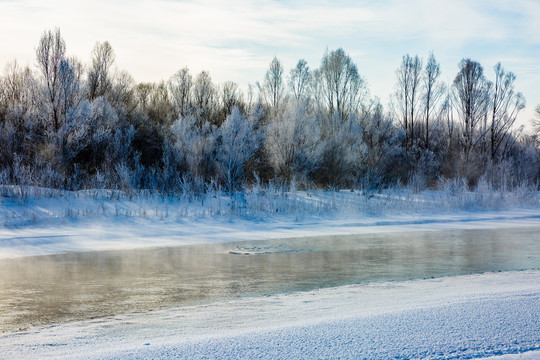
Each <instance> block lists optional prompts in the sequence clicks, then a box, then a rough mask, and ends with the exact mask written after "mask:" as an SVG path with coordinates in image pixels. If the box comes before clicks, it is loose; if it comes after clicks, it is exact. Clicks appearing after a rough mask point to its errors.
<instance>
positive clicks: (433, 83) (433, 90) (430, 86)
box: [423, 53, 445, 149]
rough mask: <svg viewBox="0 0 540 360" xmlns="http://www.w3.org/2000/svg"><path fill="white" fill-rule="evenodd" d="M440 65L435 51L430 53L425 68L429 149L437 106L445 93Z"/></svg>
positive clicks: (425, 108)
mask: <svg viewBox="0 0 540 360" xmlns="http://www.w3.org/2000/svg"><path fill="white" fill-rule="evenodd" d="M440 74H441V70H440V66H439V63H438V62H437V60H435V56H434V55H433V53H431V54H430V56H429V59H428V62H427V64H426V67H425V69H424V96H423V101H424V121H425V124H424V126H425V129H424V135H425V137H424V146H425V148H426V149H429V137H430V126H431V120H432V118H433V114H434V113H435V112H436V107H437V104H438V103H439V101H440V100H441V98H442V97H443V95H444V93H445V86H444V83H442V82H440V81H439V76H440Z"/></svg>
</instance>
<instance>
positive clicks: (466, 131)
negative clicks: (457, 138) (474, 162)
mask: <svg viewBox="0 0 540 360" xmlns="http://www.w3.org/2000/svg"><path fill="white" fill-rule="evenodd" d="M459 69H460V70H459V72H458V74H457V76H456V78H455V79H454V86H453V101H454V106H455V108H456V110H457V114H458V116H459V118H460V120H461V123H462V131H461V136H462V139H461V141H462V146H463V152H464V154H465V166H468V164H469V160H470V155H471V152H472V151H473V149H474V147H475V146H476V145H477V144H478V142H479V141H480V140H481V139H482V138H483V134H480V133H479V130H480V125H481V123H482V120H483V119H484V118H485V117H486V116H487V105H488V101H489V84H488V82H487V81H486V78H485V77H484V70H483V68H482V66H481V65H480V64H479V63H478V62H476V61H472V60H471V59H463V60H461V62H460V64H459Z"/></svg>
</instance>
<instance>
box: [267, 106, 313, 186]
mask: <svg viewBox="0 0 540 360" xmlns="http://www.w3.org/2000/svg"><path fill="white" fill-rule="evenodd" d="M264 145H265V150H266V152H267V154H268V159H269V161H270V163H271V165H272V167H273V169H274V172H275V173H276V174H277V175H278V176H280V177H282V178H284V179H286V180H291V179H292V178H298V179H300V180H303V179H307V178H308V177H309V175H310V174H311V173H313V172H314V171H315V170H316V169H317V167H318V166H319V165H320V161H321V156H322V150H323V143H322V140H321V131H320V129H319V125H318V123H317V120H316V119H315V118H314V117H313V116H312V115H310V114H309V113H308V112H307V110H306V108H305V106H304V105H301V104H299V105H294V106H289V107H288V108H287V109H286V110H285V111H284V113H283V116H282V117H280V118H279V119H277V120H276V121H274V122H272V123H270V124H269V125H268V127H267V129H266V138H265V143H264Z"/></svg>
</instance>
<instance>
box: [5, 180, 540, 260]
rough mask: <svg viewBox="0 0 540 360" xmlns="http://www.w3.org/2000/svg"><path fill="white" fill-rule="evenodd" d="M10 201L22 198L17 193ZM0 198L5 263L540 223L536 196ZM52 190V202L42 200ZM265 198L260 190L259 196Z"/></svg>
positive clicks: (97, 195)
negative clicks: (54, 256)
mask: <svg viewBox="0 0 540 360" xmlns="http://www.w3.org/2000/svg"><path fill="white" fill-rule="evenodd" d="M11 191H12V193H14V192H15V191H13V190H11ZM26 191H27V192H28V193H32V195H28V197H26V198H24V199H22V200H21V199H20V198H17V197H0V219H1V220H2V221H1V222H0V258H6V257H19V256H32V255H46V254H55V253H65V252H74V251H94V250H112V249H127V248H140V247H152V246H176V245H186V244H197V243H213V242H233V241H242V240H262V239H276V238H290V237H304V236H318V235H347V234H363V233H378V232H395V231H415V230H451V229H481V228H497V227H515V226H520V227H527V226H538V225H539V224H540V200H539V194H538V192H533V193H522V194H520V193H506V194H499V193H484V192H460V193H456V194H451V193H447V192H442V191H426V192H423V193H419V194H415V193H412V192H410V191H406V190H402V191H397V190H393V191H387V192H385V193H382V194H370V195H365V194H362V193H361V192H358V191H357V192H351V191H340V192H333V191H320V190H316V191H311V192H305V191H304V192H301V191H298V192H294V193H282V192H279V191H277V192H269V191H268V189H267V190H266V191H267V192H265V193H258V194H253V193H250V194H244V195H242V196H239V197H236V198H234V199H231V198H230V197H227V196H224V195H223V194H207V195H204V196H201V197H199V198H190V197H184V198H182V197H181V198H161V197H159V196H156V195H138V196H134V197H128V196H125V195H124V196H119V195H118V194H114V193H111V192H107V191H102V192H97V191H94V192H92V193H90V192H80V193H67V192H60V193H58V194H55V193H54V192H52V191H51V190H43V189H37V190H35V189H34V190H32V189H30V190H29V189H26ZM43 191H45V192H46V195H47V196H44V195H43V194H42V192H43ZM261 191H262V190H261Z"/></svg>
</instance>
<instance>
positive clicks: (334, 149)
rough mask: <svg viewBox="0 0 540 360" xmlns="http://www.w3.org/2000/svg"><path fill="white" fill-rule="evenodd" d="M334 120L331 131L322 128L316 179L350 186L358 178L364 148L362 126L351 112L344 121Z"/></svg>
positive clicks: (363, 157)
mask: <svg viewBox="0 0 540 360" xmlns="http://www.w3.org/2000/svg"><path fill="white" fill-rule="evenodd" d="M334 116H336V117H337V116H339V115H338V114H335V115H334ZM334 123H335V124H337V125H336V127H335V128H333V129H332V131H331V132H326V133H325V132H324V131H323V140H324V147H323V150H322V160H321V166H320V168H319V171H318V174H319V179H320V181H322V182H323V183H324V184H328V185H330V186H334V187H340V186H352V185H353V184H355V183H356V182H357V181H358V177H359V175H360V174H361V171H362V168H363V166H364V163H365V156H366V150H367V149H366V145H365V143H364V141H363V138H362V135H363V130H362V126H361V125H360V124H359V122H358V121H357V118H356V115H355V114H351V115H350V116H349V118H348V119H347V120H346V121H344V122H338V121H334Z"/></svg>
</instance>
